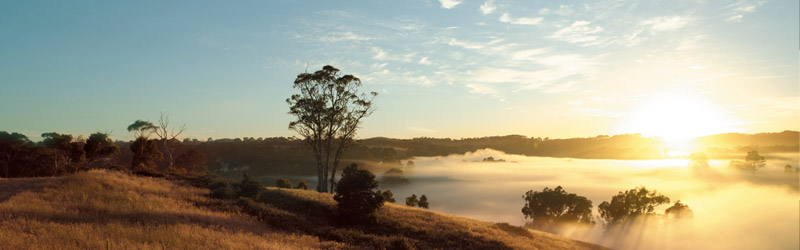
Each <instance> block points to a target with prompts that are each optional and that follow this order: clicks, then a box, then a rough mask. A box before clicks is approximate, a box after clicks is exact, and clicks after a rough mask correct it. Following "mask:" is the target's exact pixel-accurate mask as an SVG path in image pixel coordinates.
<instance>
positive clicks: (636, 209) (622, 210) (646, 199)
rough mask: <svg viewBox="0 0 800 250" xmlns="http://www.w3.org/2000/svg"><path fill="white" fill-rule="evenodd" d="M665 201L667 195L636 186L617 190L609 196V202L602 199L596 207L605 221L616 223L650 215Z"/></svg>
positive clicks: (666, 201) (667, 200) (667, 198)
mask: <svg viewBox="0 0 800 250" xmlns="http://www.w3.org/2000/svg"><path fill="white" fill-rule="evenodd" d="M665 203H669V197H667V196H664V195H661V194H659V193H657V192H656V191H655V190H653V191H650V190H647V188H645V187H638V188H634V189H631V190H627V191H625V192H619V193H618V194H617V195H614V196H613V197H611V202H607V201H603V203H600V205H599V206H597V208H598V209H599V211H600V217H602V218H603V219H605V221H606V223H608V224H616V223H618V222H621V221H625V220H628V219H632V218H635V217H637V216H640V215H652V214H654V213H653V210H654V209H655V207H657V206H659V205H661V204H665Z"/></svg>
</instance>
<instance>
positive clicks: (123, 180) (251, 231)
mask: <svg viewBox="0 0 800 250" xmlns="http://www.w3.org/2000/svg"><path fill="white" fill-rule="evenodd" d="M207 193H208V190H205V189H199V188H194V187H188V186H183V185H176V184H174V183H172V182H169V181H167V180H163V179H155V178H148V177H134V176H128V175H125V174H121V173H117V172H107V171H91V172H87V173H81V174H77V175H72V176H67V177H63V178H59V179H54V180H52V181H50V182H49V183H47V184H46V185H44V188H43V189H42V190H41V191H40V192H35V191H23V192H21V193H19V194H16V195H14V196H13V197H11V198H10V199H8V200H7V201H5V202H2V203H0V248H1V249H105V248H110V249H319V248H333V249H335V248H342V247H345V246H343V245H342V244H340V243H335V242H330V241H320V240H319V239H318V238H316V237H312V236H308V235H294V234H288V233H285V232H281V231H276V230H273V229H271V228H270V227H269V226H268V225H265V224H264V223H260V222H258V221H257V220H255V219H254V218H252V217H250V216H246V215H242V214H236V213H227V212H219V211H212V210H210V209H206V208H200V207H197V206H195V205H194V204H195V203H203V202H209V201H208V198H205V196H204V195H205V194H207Z"/></svg>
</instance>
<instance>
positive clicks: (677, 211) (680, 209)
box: [665, 201, 694, 219]
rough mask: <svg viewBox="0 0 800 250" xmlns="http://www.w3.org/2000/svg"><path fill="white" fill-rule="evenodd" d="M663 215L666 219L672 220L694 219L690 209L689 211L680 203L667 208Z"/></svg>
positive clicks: (687, 207) (686, 206)
mask: <svg viewBox="0 0 800 250" xmlns="http://www.w3.org/2000/svg"><path fill="white" fill-rule="evenodd" d="M665 214H666V215H667V217H670V218H673V219H691V218H692V217H694V212H692V209H689V206H688V205H686V204H683V203H681V201H677V202H675V204H674V205H672V206H671V207H669V208H667V210H666V211H665Z"/></svg>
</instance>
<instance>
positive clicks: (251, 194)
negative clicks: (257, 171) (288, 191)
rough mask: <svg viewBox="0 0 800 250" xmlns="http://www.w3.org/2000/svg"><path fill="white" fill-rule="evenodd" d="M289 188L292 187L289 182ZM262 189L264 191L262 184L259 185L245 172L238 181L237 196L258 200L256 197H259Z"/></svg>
mask: <svg viewBox="0 0 800 250" xmlns="http://www.w3.org/2000/svg"><path fill="white" fill-rule="evenodd" d="M289 188H292V186H291V184H290V185H289ZM262 191H264V186H263V185H261V182H258V181H257V180H253V178H251V177H250V175H248V174H246V173H245V174H244V176H243V178H242V181H241V182H240V183H239V196H240V197H247V198H251V199H253V200H258V198H261V193H262Z"/></svg>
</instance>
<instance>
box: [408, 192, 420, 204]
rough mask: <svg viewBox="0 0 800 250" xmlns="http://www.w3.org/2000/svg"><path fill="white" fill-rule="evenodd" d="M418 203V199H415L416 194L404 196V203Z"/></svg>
mask: <svg viewBox="0 0 800 250" xmlns="http://www.w3.org/2000/svg"><path fill="white" fill-rule="evenodd" d="M417 204H419V200H418V199H417V194H411V196H409V197H406V205H407V206H410V207H416V206H417Z"/></svg>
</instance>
